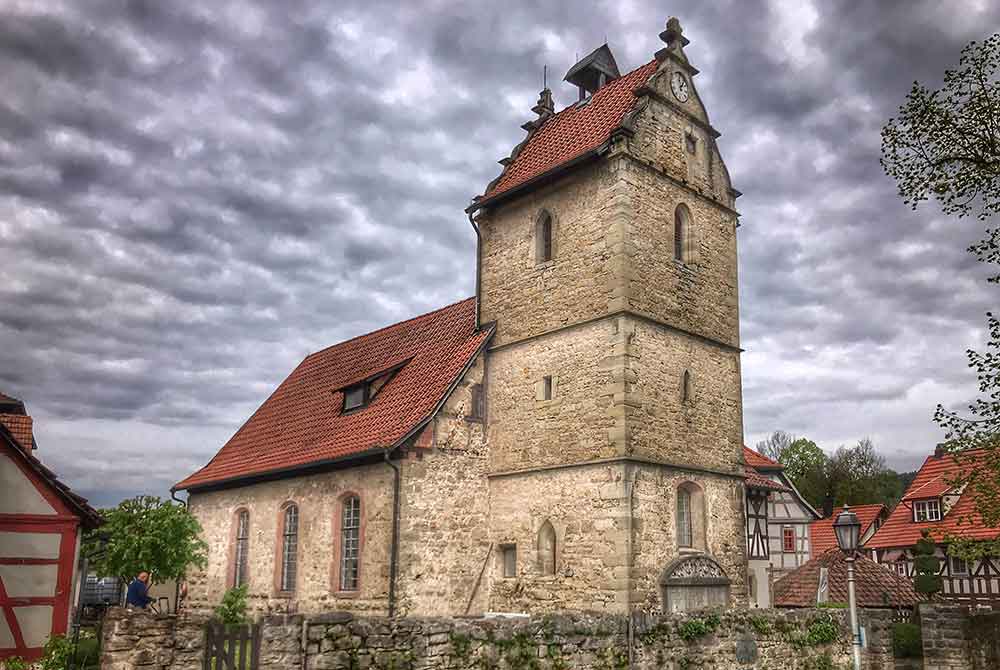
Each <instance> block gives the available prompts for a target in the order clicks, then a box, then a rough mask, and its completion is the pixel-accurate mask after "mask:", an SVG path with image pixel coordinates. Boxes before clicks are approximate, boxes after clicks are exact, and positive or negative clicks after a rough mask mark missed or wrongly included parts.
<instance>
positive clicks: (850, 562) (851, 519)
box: [833, 505, 861, 670]
mask: <svg viewBox="0 0 1000 670" xmlns="http://www.w3.org/2000/svg"><path fill="white" fill-rule="evenodd" d="M833 532H834V533H835V534H836V535H837V545H839V546H840V550H841V551H842V552H844V555H845V556H846V560H847V600H848V601H849V604H850V606H851V635H852V637H853V638H854V639H853V640H852V642H851V651H852V652H853V653H852V656H853V659H854V670H861V633H860V630H859V629H858V605H857V600H856V599H855V597H854V554H855V552H856V551H857V550H858V540H859V539H860V535H861V522H860V521H858V515H857V514H855V513H854V512H852V511H851V510H850V508H849V507H848V506H847V505H844V511H843V512H841V513H840V514H838V515H837V520H836V521H834V522H833Z"/></svg>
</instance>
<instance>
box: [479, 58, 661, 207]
mask: <svg viewBox="0 0 1000 670" xmlns="http://www.w3.org/2000/svg"><path fill="white" fill-rule="evenodd" d="M656 66H657V62H656V61H655V60H653V61H650V62H649V63H646V64H645V65H643V66H641V67H638V68H636V69H635V70H632V71H631V72H629V73H628V74H626V75H624V76H622V77H619V78H618V79H615V80H614V81H611V82H610V83H608V84H606V85H604V86H602V87H601V88H599V89H598V90H597V91H595V92H594V94H593V95H592V96H591V98H590V100H589V101H588V102H586V103H584V104H579V103H574V104H572V105H570V106H569V107H567V108H565V109H563V110H562V111H560V112H559V113H558V114H556V115H554V116H552V117H550V118H549V119H547V120H546V121H545V122H544V123H543V124H542V126H541V127H540V128H538V129H537V130H535V131H534V132H533V133H532V134H531V135H530V137H529V138H528V140H527V143H526V144H525V145H524V146H522V147H521V150H520V151H519V152H518V153H517V155H516V156H514V159H513V160H512V161H511V162H510V163H508V165H507V166H506V168H505V169H504V171H503V173H502V174H501V176H500V177H499V178H498V179H497V180H496V181H495V182H494V183H493V184H492V185H491V186H490V188H489V189H488V190H487V191H486V194H485V195H484V198H487V199H488V198H492V197H494V196H497V195H499V194H501V193H504V192H506V191H509V190H511V189H512V188H515V187H516V186H520V185H521V184H524V183H525V182H527V181H529V180H530V179H533V178H535V177H538V176H540V175H543V174H545V173H546V172H548V171H549V170H552V169H554V168H557V167H559V166H560V165H563V164H565V163H568V162H569V161H571V160H573V159H574V158H578V157H580V156H582V155H583V154H585V153H587V152H588V151H590V150H592V149H596V148H597V147H599V146H601V144H603V143H604V142H605V141H607V140H608V138H610V137H611V132H612V131H613V130H614V129H615V128H617V127H618V126H619V125H620V124H621V122H622V118H623V117H624V116H625V114H626V113H627V112H628V111H629V110H631V109H632V107H633V106H634V105H635V101H636V96H635V91H636V89H637V88H639V87H640V86H642V85H643V84H645V83H646V80H648V79H649V78H650V77H651V76H652V75H653V73H654V72H656Z"/></svg>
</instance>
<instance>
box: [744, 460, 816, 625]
mask: <svg viewBox="0 0 1000 670" xmlns="http://www.w3.org/2000/svg"><path fill="white" fill-rule="evenodd" d="M743 460H744V462H745V463H746V465H745V482H746V522H747V569H748V579H749V592H750V604H751V605H753V606H755V607H772V606H773V605H772V603H773V593H774V584H775V582H777V581H778V580H780V579H782V578H784V576H785V575H786V574H788V573H790V572H792V571H794V570H796V569H798V568H799V567H800V566H802V565H804V564H805V563H807V562H808V561H809V559H810V557H811V556H812V555H813V554H812V552H811V534H810V526H811V524H812V523H815V520H816V519H818V518H819V514H818V513H817V512H816V510H815V509H813V508H812V506H811V505H810V504H809V503H808V502H806V500H805V498H803V497H802V494H800V493H799V491H798V489H796V488H795V484H793V483H792V481H791V480H790V479H789V478H788V477H787V475H785V468H784V466H783V465H781V463H778V462H777V461H775V460H772V459H770V458H768V457H766V456H764V455H763V454H761V453H758V452H756V451H754V450H753V449H750V448H749V447H746V446H744V447H743Z"/></svg>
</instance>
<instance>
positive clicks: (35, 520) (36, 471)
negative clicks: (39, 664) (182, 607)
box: [0, 393, 100, 661]
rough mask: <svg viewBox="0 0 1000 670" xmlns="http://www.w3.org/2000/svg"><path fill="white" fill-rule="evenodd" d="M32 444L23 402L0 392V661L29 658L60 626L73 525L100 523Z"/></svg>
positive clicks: (65, 613) (71, 571)
mask: <svg viewBox="0 0 1000 670" xmlns="http://www.w3.org/2000/svg"><path fill="white" fill-rule="evenodd" d="M34 449H35V440H34V435H33V431H32V420H31V417H30V416H28V413H27V412H26V411H25V408H24V403H22V402H21V401H20V400H17V399H15V398H11V397H10V396H7V395H4V394H2V393H0V613H2V616H0V659H4V658H10V657H12V656H19V657H21V658H23V659H25V660H28V661H32V660H35V659H37V658H39V657H40V656H41V653H42V646H43V645H44V644H45V641H46V639H47V638H48V637H49V636H50V635H58V634H61V633H65V632H66V631H67V629H68V626H69V619H70V614H71V609H72V608H71V604H72V602H73V594H74V593H75V590H76V588H77V585H78V581H79V580H78V579H77V571H76V565H77V556H78V553H79V550H80V536H81V531H82V530H83V529H86V528H92V527H95V526H96V525H97V524H98V523H100V517H99V516H98V514H97V512H95V511H94V509H93V508H91V507H90V506H89V505H88V504H87V501H86V500H84V499H83V498H81V497H80V496H78V495H76V494H74V493H73V492H72V491H70V489H69V488H68V487H67V486H66V485H65V484H63V483H62V482H60V481H59V480H57V479H56V476H55V474H53V472H52V471H51V470H49V469H48V468H46V467H45V466H44V465H42V463H41V461H39V460H38V458H36V457H35V455H34V453H33V452H34Z"/></svg>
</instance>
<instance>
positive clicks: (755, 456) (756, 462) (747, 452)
mask: <svg viewBox="0 0 1000 670" xmlns="http://www.w3.org/2000/svg"><path fill="white" fill-rule="evenodd" d="M743 461H744V462H745V463H746V464H747V465H749V466H750V467H752V468H764V469H772V470H773V469H778V470H784V469H785V466H783V465H782V464H781V463H779V462H778V461H772V460H771V459H770V458H768V457H767V456H765V455H764V454H761V453H759V452H756V451H754V450H753V449H751V448H750V447H747V446H744V447H743Z"/></svg>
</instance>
